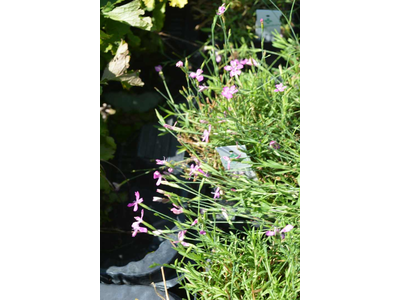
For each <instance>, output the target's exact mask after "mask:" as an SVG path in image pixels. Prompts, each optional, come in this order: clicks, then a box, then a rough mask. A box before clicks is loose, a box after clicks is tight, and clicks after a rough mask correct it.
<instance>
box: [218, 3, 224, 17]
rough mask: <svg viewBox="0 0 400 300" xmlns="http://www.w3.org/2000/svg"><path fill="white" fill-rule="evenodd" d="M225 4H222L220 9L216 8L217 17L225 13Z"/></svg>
mask: <svg viewBox="0 0 400 300" xmlns="http://www.w3.org/2000/svg"><path fill="white" fill-rule="evenodd" d="M225 9H226V8H225V3H222V5H221V6H220V7H218V12H217V15H219V16H220V15H222V14H223V13H224V12H225Z"/></svg>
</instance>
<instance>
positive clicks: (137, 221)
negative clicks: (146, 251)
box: [132, 209, 147, 237]
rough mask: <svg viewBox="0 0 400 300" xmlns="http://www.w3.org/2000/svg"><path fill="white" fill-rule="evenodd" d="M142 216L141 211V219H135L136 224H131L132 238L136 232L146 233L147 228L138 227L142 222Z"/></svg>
mask: <svg viewBox="0 0 400 300" xmlns="http://www.w3.org/2000/svg"><path fill="white" fill-rule="evenodd" d="M143 214H144V211H143V209H142V214H141V217H135V220H136V222H134V223H133V224H132V229H133V232H132V237H135V236H136V234H137V233H138V232H142V233H146V232H147V228H144V227H140V226H139V225H140V223H142V222H143Z"/></svg>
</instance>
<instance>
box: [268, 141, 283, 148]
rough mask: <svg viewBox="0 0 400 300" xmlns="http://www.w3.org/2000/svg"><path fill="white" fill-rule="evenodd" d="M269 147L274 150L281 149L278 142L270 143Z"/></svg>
mask: <svg viewBox="0 0 400 300" xmlns="http://www.w3.org/2000/svg"><path fill="white" fill-rule="evenodd" d="M269 146H270V147H272V148H274V149H279V148H280V147H281V146H280V145H279V144H278V143H277V142H276V141H271V142H270V143H269Z"/></svg>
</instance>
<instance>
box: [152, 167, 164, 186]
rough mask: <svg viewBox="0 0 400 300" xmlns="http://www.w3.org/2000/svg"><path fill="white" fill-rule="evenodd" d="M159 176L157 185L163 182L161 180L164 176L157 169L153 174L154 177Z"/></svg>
mask: <svg viewBox="0 0 400 300" xmlns="http://www.w3.org/2000/svg"><path fill="white" fill-rule="evenodd" d="M157 178H158V180H157V182H156V185H157V186H159V185H160V184H161V180H162V178H163V176H162V175H161V174H160V172H158V171H155V172H154V174H153V179H157Z"/></svg>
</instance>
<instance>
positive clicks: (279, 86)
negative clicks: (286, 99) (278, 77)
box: [274, 83, 287, 92]
mask: <svg viewBox="0 0 400 300" xmlns="http://www.w3.org/2000/svg"><path fill="white" fill-rule="evenodd" d="M275 87H276V89H275V90H274V92H283V91H284V90H285V89H286V88H287V86H286V85H285V86H283V84H282V83H280V84H276V85H275Z"/></svg>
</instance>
